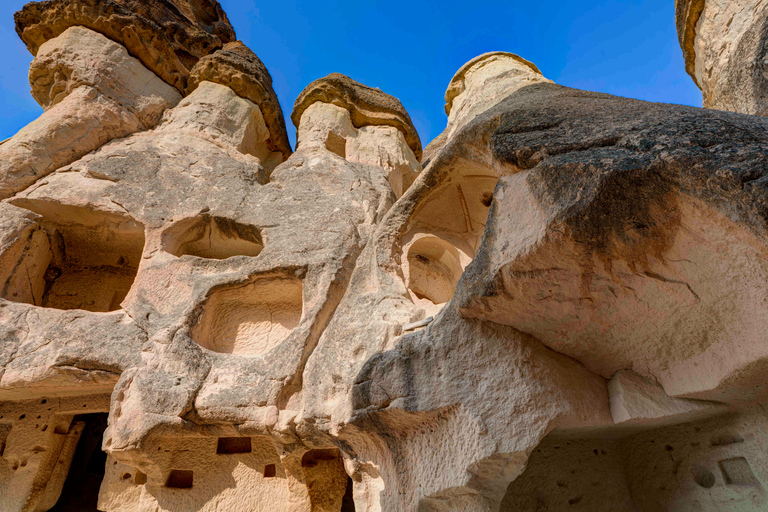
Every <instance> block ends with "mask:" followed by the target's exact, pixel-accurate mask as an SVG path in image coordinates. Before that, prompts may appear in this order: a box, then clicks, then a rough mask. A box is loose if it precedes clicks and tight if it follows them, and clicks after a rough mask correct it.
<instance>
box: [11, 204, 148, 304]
mask: <svg viewBox="0 0 768 512" xmlns="http://www.w3.org/2000/svg"><path fill="white" fill-rule="evenodd" d="M20 206H23V207H25V208H28V209H30V210H32V211H34V212H35V213H38V214H40V215H41V216H42V217H41V218H40V219H39V220H38V221H37V225H36V226H35V227H34V228H32V229H29V230H27V232H26V233H25V234H24V236H22V237H20V238H19V239H18V241H17V243H16V244H14V246H13V247H11V248H9V249H8V250H6V252H5V253H4V254H3V255H2V259H3V260H5V261H3V262H2V265H1V266H2V267H3V269H4V270H6V272H1V271H0V279H2V278H4V279H3V280H2V282H0V296H2V297H3V298H4V299H7V300H10V301H13V302H23V303H27V304H33V305H35V306H42V307H48V308H55V309H83V310H86V311H94V312H108V311H115V310H118V309H120V303H121V302H122V301H123V300H124V299H125V297H126V295H127V294H128V291H129V290H130V288H131V286H132V285H133V281H134V279H135V278H136V273H137V272H138V268H139V262H140V261H141V255H142V252H143V250H144V226H143V225H142V224H140V223H139V222H136V221H135V220H133V219H131V218H129V217H126V216H122V215H118V214H115V213H106V212H100V211H96V210H91V209H88V208H81V207H74V206H66V205H60V204H52V203H43V202H34V201H27V200H25V201H23V204H21V205H20ZM3 274H4V275H3Z"/></svg>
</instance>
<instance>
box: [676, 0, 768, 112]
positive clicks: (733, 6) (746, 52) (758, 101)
mask: <svg viewBox="0 0 768 512" xmlns="http://www.w3.org/2000/svg"><path fill="white" fill-rule="evenodd" d="M675 9H676V11H677V32H678V35H679V39H680V45H681V47H682V49H683V56H684V57H685V67H686V71H688V74H689V75H691V77H692V78H693V80H694V81H695V82H696V85H698V86H699V88H700V89H701V91H702V93H703V96H704V106H705V107H706V108H713V109H717V110H729V111H732V112H741V113H744V114H753V115H761V116H764V115H768V79H766V78H765V77H766V64H765V61H766V56H767V55H768V25H767V24H768V10H767V6H766V4H765V2H762V1H761V0H740V1H723V0H676V1H675Z"/></svg>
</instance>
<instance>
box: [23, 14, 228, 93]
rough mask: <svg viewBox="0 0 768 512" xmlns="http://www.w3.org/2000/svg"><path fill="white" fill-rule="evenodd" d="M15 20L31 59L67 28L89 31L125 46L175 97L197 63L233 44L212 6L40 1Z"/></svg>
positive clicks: (224, 22) (223, 19) (224, 21)
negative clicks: (174, 91) (225, 45)
mask: <svg viewBox="0 0 768 512" xmlns="http://www.w3.org/2000/svg"><path fill="white" fill-rule="evenodd" d="M15 20H16V32H17V33H18V34H19V37H21V39H22V41H24V43H25V44H26V45H27V48H29V51H30V52H31V53H32V55H37V52H38V50H39V49H40V47H41V46H42V45H43V43H45V42H46V41H49V40H51V39H54V38H56V37H58V36H59V35H61V34H62V33H64V31H66V30H67V29H68V28H70V27H74V26H81V27H85V28H89V29H91V30H93V31H95V32H99V33H101V34H104V35H105V36H106V37H108V38H109V39H111V40H113V41H115V42H116V43H118V44H120V45H122V46H124V47H125V48H126V49H127V50H128V52H129V53H130V54H131V55H132V56H133V57H136V58H137V59H139V60H140V61H141V63H142V64H144V65H145V66H146V67H147V68H148V69H149V70H151V71H152V72H153V73H155V74H156V75H158V76H159V77H160V78H162V79H163V80H164V81H165V82H166V83H168V84H170V85H172V86H173V87H175V88H176V89H177V90H178V91H179V92H183V91H184V88H185V86H186V81H187V77H188V76H189V71H190V70H191V69H192V67H193V66H194V65H195V63H196V62H197V61H198V60H199V59H200V58H202V57H204V56H206V55H208V54H210V53H213V52H215V51H216V50H218V49H219V48H221V47H222V46H224V44H226V43H229V42H233V41H235V39H236V37H235V31H234V29H233V28H232V25H230V23H229V20H228V19H227V15H226V14H225V13H224V11H223V10H222V8H221V6H220V5H219V2H217V1H216V0H156V1H152V2H146V1H144V0H76V1H72V0H44V1H40V2H30V3H28V4H27V5H25V6H24V8H23V9H22V10H21V11H19V12H17V13H16V15H15Z"/></svg>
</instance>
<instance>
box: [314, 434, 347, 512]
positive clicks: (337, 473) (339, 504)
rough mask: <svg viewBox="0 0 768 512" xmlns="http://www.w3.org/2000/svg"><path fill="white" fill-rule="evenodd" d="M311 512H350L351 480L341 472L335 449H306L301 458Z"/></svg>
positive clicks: (342, 463) (342, 467)
mask: <svg viewBox="0 0 768 512" xmlns="http://www.w3.org/2000/svg"><path fill="white" fill-rule="evenodd" d="M301 468H302V472H303V473H304V482H305V484H306V486H307V495H308V497H309V509H310V510H312V511H323V512H325V511H329V512H330V511H334V512H336V511H339V512H353V511H354V510H355V503H354V500H353V498H352V479H351V478H349V476H347V473H346V471H345V470H344V461H343V460H342V458H341V453H339V450H336V449H333V448H331V449H317V450H309V451H308V452H307V453H305V454H304V455H303V456H302V458H301Z"/></svg>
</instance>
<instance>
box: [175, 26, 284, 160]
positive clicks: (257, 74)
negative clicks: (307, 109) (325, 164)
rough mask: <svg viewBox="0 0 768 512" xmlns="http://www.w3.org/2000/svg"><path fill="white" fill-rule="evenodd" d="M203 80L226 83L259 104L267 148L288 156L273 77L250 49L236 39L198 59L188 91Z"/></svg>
mask: <svg viewBox="0 0 768 512" xmlns="http://www.w3.org/2000/svg"><path fill="white" fill-rule="evenodd" d="M204 81H208V82H214V83H217V84H221V85H226V86H227V87H229V88H230V89H232V90H233V91H234V92H235V94H237V95H238V96H240V97H241V98H245V99H247V100H250V101H252V102H253V103H255V104H256V105H258V106H259V109H260V110H261V114H262V116H264V122H265V123H266V125H267V128H268V129H269V133H270V137H269V140H268V141H267V146H268V147H269V149H270V151H279V152H281V153H282V154H283V158H284V159H285V158H288V156H290V154H291V145H290V143H289V142H288V133H287V132H286V130H285V119H284V118H283V110H282V109H281V108H280V102H279V101H278V100H277V94H275V91H274V89H272V77H271V76H270V74H269V71H267V68H266V67H265V66H264V64H263V63H262V62H261V60H259V58H258V57H257V56H256V54H255V53H253V51H251V49H250V48H248V47H247V46H245V45H244V44H243V43H241V42H240V41H237V42H235V43H228V44H226V45H224V48H222V49H221V50H218V51H216V52H215V53H213V54H211V55H208V56H206V57H203V58H202V59H200V61H198V63H197V64H196V65H195V67H194V68H192V72H191V75H190V78H189V81H188V83H187V94H190V93H191V92H192V91H194V90H195V89H196V88H197V86H198V85H199V84H200V82H204Z"/></svg>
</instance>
